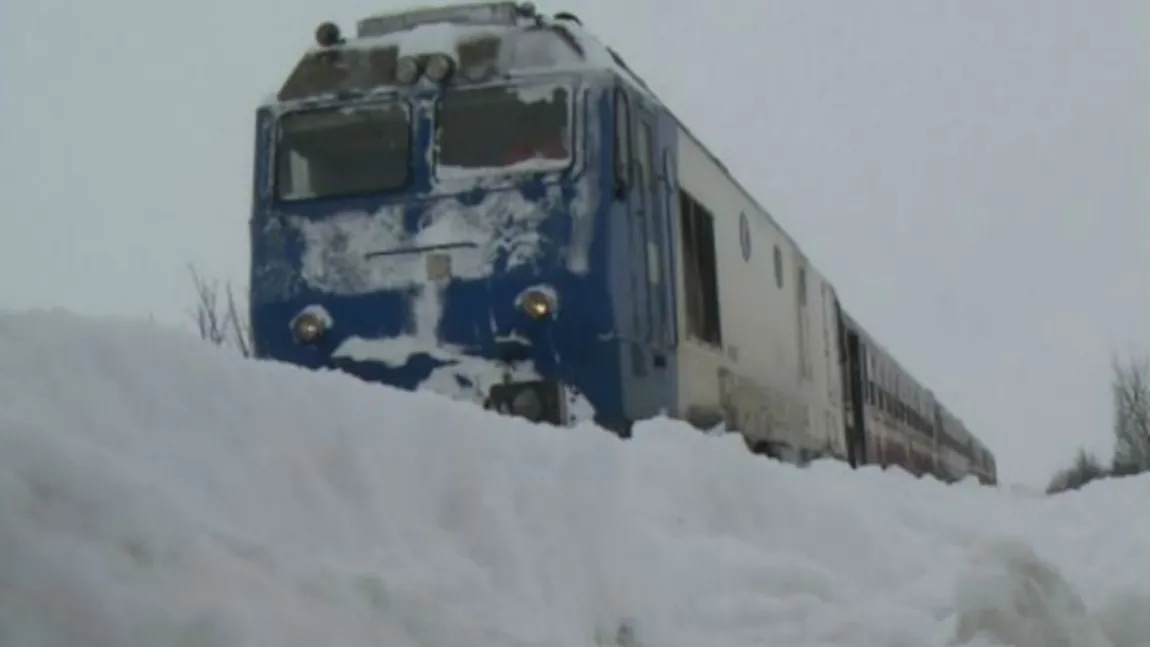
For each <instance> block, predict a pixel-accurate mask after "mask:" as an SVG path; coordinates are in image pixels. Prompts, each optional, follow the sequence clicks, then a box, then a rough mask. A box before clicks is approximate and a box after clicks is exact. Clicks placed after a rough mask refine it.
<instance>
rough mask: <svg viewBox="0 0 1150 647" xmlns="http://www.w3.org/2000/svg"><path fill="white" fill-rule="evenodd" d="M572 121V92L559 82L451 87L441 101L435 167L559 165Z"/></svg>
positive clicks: (566, 154) (566, 153)
mask: <svg viewBox="0 0 1150 647" xmlns="http://www.w3.org/2000/svg"><path fill="white" fill-rule="evenodd" d="M570 126H571V101H570V91H569V90H568V89H567V88H565V87H562V86H554V85H549V86H544V87H527V88H523V87H511V88H507V87H502V88H491V87H487V88H479V89H468V90H463V89H460V90H449V91H448V92H447V93H446V94H444V95H443V98H442V99H440V101H439V115H438V128H437V132H436V146H437V151H438V163H439V169H440V171H441V172H442V171H444V170H447V169H464V170H470V171H475V170H482V169H505V168H507V167H512V166H520V165H522V164H530V168H532V169H557V168H563V167H566V166H567V164H568V162H569V161H570V159H571V128H570Z"/></svg>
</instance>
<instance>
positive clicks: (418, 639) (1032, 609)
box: [0, 313, 1150, 647]
mask: <svg viewBox="0 0 1150 647" xmlns="http://www.w3.org/2000/svg"><path fill="white" fill-rule="evenodd" d="M1148 499H1150V479H1146V478H1142V479H1127V480H1123V481H1113V482H1103V483H1098V484H1094V485H1091V486H1090V487H1088V488H1087V489H1086V490H1084V491H1082V492H1078V493H1072V494H1068V495H1065V496H1060V497H1055V498H1049V499H1047V498H1041V497H1035V496H1027V495H1023V494H1018V493H1011V491H1009V490H994V489H989V488H982V487H979V486H976V485H973V484H970V483H964V484H959V485H956V486H951V487H948V486H944V485H942V484H939V483H937V482H935V481H933V480H923V481H918V480H915V479H913V478H911V477H909V476H907V475H905V474H902V473H882V472H880V471H877V470H863V471H861V472H856V473H852V472H850V471H849V470H847V469H846V468H844V467H843V466H840V465H837V464H819V465H815V466H813V467H811V468H809V469H806V470H800V469H796V468H792V467H788V466H782V465H778V464H774V463H772V462H769V461H767V460H765V459H762V458H758V457H754V456H751V455H749V454H747V453H746V451H745V450H744V449H743V448H742V445H741V443H739V442H737V441H735V440H733V439H732V438H729V437H728V438H714V437H707V436H704V435H702V434H700V433H697V432H693V431H689V430H688V429H686V428H685V427H683V426H681V425H678V424H675V423H672V422H668V421H657V422H651V423H648V424H645V425H643V426H642V427H641V428H640V429H639V430H638V432H637V437H636V438H635V439H634V440H632V441H629V442H624V441H620V440H617V439H615V438H613V437H611V436H609V435H607V434H606V433H602V432H598V431H596V430H594V429H592V428H577V429H570V430H556V429H551V428H543V427H534V426H531V425H529V424H527V423H525V422H520V421H513V420H505V419H498V418H495V417H494V416H493V415H490V414H486V413H485V412H481V411H478V410H476V409H475V408H472V407H470V406H468V405H463V404H456V403H451V402H448V401H445V400H442V399H440V398H438V397H435V396H432V395H426V394H418V395H412V394H403V393H399V392H396V391H392V390H390V389H387V388H383V387H378V386H370V385H367V384H363V383H360V382H358V381H356V380H354V379H352V378H349V377H345V376H341V375H338V374H334V373H326V374H315V373H308V372H305V371H302V370H298V369H294V368H291V367H287V366H282V365H274V364H270V363H263V362H254V361H245V360H242V359H240V358H238V357H235V356H233V355H231V354H230V353H229V352H228V351H225V350H220V349H216V348H213V347H210V346H207V345H205V344H204V343H202V342H200V341H199V340H197V339H194V338H191V337H188V336H186V335H183V334H181V333H176V332H171V331H166V330H163V329H160V328H157V327H155V326H152V325H149V324H144V323H134V322H124V321H108V320H90V319H83V318H78V317H74V316H71V315H68V314H64V313H32V314H19V315H4V316H0V644H3V645H5V646H6V647H24V646H28V647H33V646H34V647H56V646H60V647H64V646H67V647H137V646H138V647H162V646H167V645H175V646H180V647H191V646H196V647H201V646H202V647H231V646H237V647H238V646H244V647H247V646H269V647H270V646H275V647H294V646H299V647H319V646H324V647H328V646H330V647H345V646H357V647H358V646H361V645H362V646H365V647H366V646H372V647H383V646H386V647H408V646H412V647H414V646H420V647H476V646H483V647H502V646H507V647H511V646H514V647H520V646H528V645H530V646H539V647H543V646H546V647H567V646H570V647H576V646H578V647H591V646H596V645H624V646H627V645H636V646H643V647H679V646H682V647H704V646H710V647H730V646H734V645H740V646H741V645H748V646H749V645H755V646H763V645H768V646H769V645H786V646H787V647H803V646H806V645H811V646H813V645H821V646H835V645H843V646H845V645H850V646H868V647H882V646H888V645H889V646H903V647H929V646H931V645H947V644H971V645H995V644H1015V645H1019V646H1026V647H1030V646H1033V647H1040V646H1041V647H1060V646H1067V647H1070V646H1073V647H1095V646H1099V647H1101V646H1115V647H1133V646H1136V645H1150V613H1147V612H1146V610H1147V609H1150V577H1148V575H1150V521H1148V520H1147V515H1146V501H1147V500H1148ZM1139 524H1141V525H1142V527H1139ZM980 631H981V632H982V634H981V635H978V634H979V632H980Z"/></svg>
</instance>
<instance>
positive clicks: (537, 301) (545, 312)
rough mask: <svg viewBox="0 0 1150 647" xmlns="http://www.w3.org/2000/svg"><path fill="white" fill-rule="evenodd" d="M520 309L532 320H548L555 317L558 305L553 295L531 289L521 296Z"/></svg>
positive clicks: (537, 289)
mask: <svg viewBox="0 0 1150 647" xmlns="http://www.w3.org/2000/svg"><path fill="white" fill-rule="evenodd" d="M519 307H520V308H522V309H523V311H524V312H526V313H527V316H529V317H531V318H532V319H546V318H547V317H554V316H555V310H556V308H557V307H558V304H557V303H556V300H555V295H554V294H553V293H551V292H548V291H545V290H541V289H539V288H531V289H529V290H526V291H525V292H523V294H521V295H519Z"/></svg>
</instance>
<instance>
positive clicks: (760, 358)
mask: <svg viewBox="0 0 1150 647" xmlns="http://www.w3.org/2000/svg"><path fill="white" fill-rule="evenodd" d="M678 160H679V164H678V169H679V170H678V183H679V186H680V187H681V188H682V189H684V190H685V191H686V192H687V193H689V194H691V196H693V197H694V198H695V199H696V200H698V201H699V202H700V203H701V204H703V205H704V206H705V207H707V209H708V210H709V211H710V212H711V213H712V214H713V216H714V234H715V247H716V265H717V274H718V292H719V294H718V300H719V312H720V322H721V330H722V339H723V347H722V348H716V347H714V346H712V345H708V344H704V343H702V342H700V341H698V340H694V339H691V338H688V337H686V336H685V331H686V330H688V326H687V319H686V309H685V306H684V304H685V303H686V295H685V287H684V284H683V276H684V268H683V261H682V254H681V253H678V254H676V266H675V276H676V285H675V290H676V295H677V298H676V302H677V303H678V304H679V307H678V308H677V312H676V318H677V321H678V329H679V330H680V331H681V335H680V340H679V351H678V358H679V375H678V380H679V393H678V401H679V403H680V408H681V411H680V414H681V415H686V414H687V412H688V411H689V410H691V409H692V408H703V409H711V408H713V409H717V408H720V407H721V405H722V404H723V402H724V399H725V400H726V402H727V403H728V404H733V405H734V408H735V409H737V410H738V415H737V417H738V418H739V420H738V421H737V422H735V426H736V427H738V428H739V430H740V431H742V432H743V434H744V435H745V436H747V438H748V442H749V444H752V445H754V444H755V443H757V442H777V443H783V444H785V445H787V446H789V447H790V448H793V449H805V450H808V451H810V452H823V453H830V454H834V455H837V456H840V457H841V456H844V455H845V451H846V443H845V438H844V434H843V423H842V393H841V391H842V386H841V385H842V376H841V373H840V369H839V364H838V361H837V358H838V347H837V339H838V338H837V334H836V332H835V331H836V325H837V324H836V320H835V310H834V292H833V289H832V288H831V287H830V285H829V284H827V283H826V282H825V281H824V280H823V277H822V275H821V274H820V273H819V272H818V271H817V270H815V268H814V267H812V266H810V265H809V264H808V262H807V260H806V259H805V257H804V256H803V255H802V253H801V250H799V249H798V247H797V246H796V245H795V244H794V243H793V242H792V241H791V240H790V238H789V237H788V236H787V235H786V234H785V232H783V230H782V229H781V228H780V227H779V226H778V225H777V223H775V222H774V221H773V220H772V218H771V217H770V215H769V214H767V213H766V212H765V211H764V210H763V209H762V208H761V207H759V206H758V205H757V204H756V203H755V201H754V200H753V199H751V198H750V197H749V196H748V195H747V194H746V193H745V192H744V191H743V190H742V189H741V188H740V187H739V186H738V184H737V183H736V182H735V181H734V180H732V179H731V177H730V175H729V174H728V173H727V172H726V170H725V169H723V167H721V166H720V165H719V164H718V163H717V162H715V161H714V159H713V158H712V157H711V156H710V155H709V154H708V153H707V152H706V151H705V150H704V149H703V147H702V146H701V145H700V144H699V143H698V142H697V141H696V140H695V139H694V138H693V137H692V136H691V135H690V134H689V133H688V132H686V131H685V130H683V129H682V128H680V130H679V137H678ZM675 207H676V213H674V214H673V216H672V223H673V227H672V229H673V242H674V245H675V249H676V250H679V249H681V245H682V232H681V231H680V220H679V217H680V214H679V213H678V202H677V201H676V202H675ZM740 214H746V219H747V225H748V230H749V241H750V246H749V247H750V250H749V251H750V253H749V255H748V257H747V258H744V255H743V251H742V244H741V239H740ZM776 247H777V248H778V253H779V254H780V255H781V260H782V263H781V266H782V285H781V287H780V285H779V283H778V282H777V281H776V274H775V248H776ZM800 267H801V268H803V271H805V273H806V293H807V299H806V304H805V305H800V302H799V296H798V294H799V293H798V290H797V277H798V273H799V268H800ZM724 371H726V372H727V373H728V374H729V379H727V380H723V379H721V377H720V374H721V373H723V372H724ZM724 382H725V384H724Z"/></svg>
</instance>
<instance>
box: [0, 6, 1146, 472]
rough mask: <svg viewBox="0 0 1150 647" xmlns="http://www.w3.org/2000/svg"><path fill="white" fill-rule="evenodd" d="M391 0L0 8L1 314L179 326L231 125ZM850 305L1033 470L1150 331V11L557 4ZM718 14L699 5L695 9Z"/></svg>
mask: <svg viewBox="0 0 1150 647" xmlns="http://www.w3.org/2000/svg"><path fill="white" fill-rule="evenodd" d="M407 4H409V3H396V2H390V1H388V0H329V1H328V2H325V3H316V2H307V1H304V0H249V1H248V2H243V3H241V2H231V1H230V0H229V1H225V0H198V1H197V2H171V1H168V2H155V1H154V0H102V1H101V2H89V1H86V0H0V172H2V173H3V177H4V185H3V186H4V188H3V191H2V192H0V214H3V223H4V225H5V228H4V232H5V233H4V234H3V235H2V236H0V307H4V308H25V307H31V306H64V307H67V308H70V309H73V310H76V311H80V312H85V313H124V314H134V315H152V316H155V317H156V318H158V319H160V320H163V321H172V322H182V320H183V319H184V317H185V312H186V310H187V308H188V306H189V305H190V299H191V284H190V280H189V278H188V274H187V270H186V265H187V264H188V263H196V264H198V265H200V266H201V267H202V268H203V269H204V270H205V271H207V272H209V273H211V274H213V275H215V276H218V277H221V278H230V279H231V280H233V281H234V282H236V284H237V285H241V286H242V285H243V283H244V277H245V272H246V266H247V261H248V255H247V245H248V233H247V227H246V222H247V218H248V209H249V203H250V192H249V181H250V169H251V152H252V140H253V133H252V123H253V112H254V109H255V106H256V103H257V102H258V101H259V100H260V99H262V98H263V97H264V96H265V95H266V94H267V93H269V92H270V91H272V90H274V88H275V87H276V86H277V84H278V83H279V82H280V81H281V80H282V77H283V75H284V74H286V73H287V72H288V71H289V69H290V68H291V66H292V65H294V63H295V60H296V57H297V56H298V55H299V53H300V51H301V48H303V47H306V46H308V45H309V44H310V42H311V38H312V33H313V30H314V27H315V25H316V24H317V23H318V22H320V21H321V20H325V19H335V20H338V21H341V22H342V23H343V24H344V25H345V28H346V29H350V28H351V24H352V22H353V21H354V20H355V19H356V18H358V17H361V16H362V15H364V14H365V13H368V12H376V11H383V10H388V9H392V8H396V7H399V6H404V5H407ZM537 4H539V6H541V7H542V8H544V9H545V10H547V11H556V10H560V9H567V10H571V11H574V12H575V13H577V14H579V15H580V17H581V18H582V19H583V21H584V23H586V25H587V26H588V27H589V28H591V29H592V30H593V31H595V32H597V33H598V34H599V35H600V36H601V37H603V38H604V39H605V40H607V41H608V42H609V43H611V44H613V45H615V46H616V47H617V49H618V50H619V51H620V52H621V53H622V54H623V56H624V57H625V58H627V59H628V61H629V62H630V63H631V65H632V67H634V68H636V70H637V71H638V72H639V73H640V74H641V75H643V76H644V77H646V79H647V80H648V82H649V83H650V84H651V85H652V86H653V87H654V88H655V89H656V91H657V92H658V93H659V94H661V95H662V96H663V97H664V99H665V100H666V101H668V102H669V104H670V105H671V107H672V108H673V109H674V110H676V111H677V112H678V113H679V114H680V116H681V117H682V118H683V119H684V120H685V121H686V122H687V123H688V124H689V126H690V127H691V128H692V129H693V130H694V131H695V132H696V133H697V134H698V135H699V136H700V137H701V138H702V139H703V140H704V141H705V142H706V143H707V144H708V145H709V146H710V147H711V148H712V149H713V150H714V151H715V152H716V153H717V154H718V155H719V156H720V157H721V158H722V159H724V160H725V161H726V163H727V164H728V166H729V167H730V168H731V169H732V170H733V172H734V173H735V174H736V175H737V176H738V177H739V178H740V179H741V180H743V181H744V183H745V184H746V185H748V186H749V187H750V188H751V189H752V191H753V192H754V193H755V194H756V196H757V197H758V198H759V199H760V201H761V202H762V203H764V204H765V205H766V206H767V207H768V208H769V209H770V210H772V212H773V213H774V215H775V216H776V218H777V219H778V220H779V221H781V222H782V224H783V225H784V226H785V227H786V228H787V229H788V230H789V231H790V233H791V234H792V235H793V236H794V237H795V238H797V239H798V241H799V243H800V244H801V245H803V247H804V249H805V250H806V252H807V253H808V255H809V256H810V257H811V258H812V259H813V260H814V262H815V263H816V264H818V266H819V267H820V268H821V269H822V270H823V272H824V273H825V274H828V275H829V276H830V277H831V279H832V281H833V282H834V283H835V284H836V286H837V288H838V291H839V295H840V297H841V298H842V299H843V301H844V303H845V304H846V307H847V308H848V309H850V310H852V311H853V312H854V313H855V314H856V315H857V318H858V319H860V320H861V322H862V323H863V325H865V326H867V327H868V328H869V329H870V330H871V332H872V333H873V334H875V335H877V336H878V337H879V338H880V339H881V340H882V341H883V342H884V343H885V344H886V345H887V346H888V347H889V348H890V349H891V350H892V351H893V352H894V353H895V354H896V355H897V357H898V358H899V359H900V361H902V362H903V363H904V364H905V365H906V366H907V367H909V368H910V369H911V370H912V371H913V372H914V373H915V374H916V375H917V376H918V378H919V379H920V380H921V381H923V382H924V383H925V384H926V385H927V386H928V387H930V388H932V389H934V390H935V392H936V394H937V395H939V396H940V397H941V398H942V399H943V400H944V401H946V402H947V403H949V404H950V405H951V408H952V409H953V410H954V411H955V412H956V413H958V414H959V415H960V416H961V417H962V418H963V419H964V420H966V421H967V423H968V424H969V426H970V427H971V428H972V429H973V430H975V432H976V433H978V434H980V435H981V436H982V437H983V438H985V439H986V440H987V441H988V442H989V444H990V445H991V447H992V448H993V449H994V450H995V451H996V452H997V454H998V456H999V460H1000V467H1001V469H1002V470H1003V472H1004V476H1005V477H1006V479H1008V480H1022V481H1028V482H1045V480H1046V478H1047V477H1048V476H1049V474H1050V472H1051V471H1052V470H1053V469H1055V468H1056V467H1057V466H1059V465H1060V464H1062V463H1064V462H1065V461H1066V460H1067V459H1068V458H1069V457H1070V456H1071V454H1072V452H1073V451H1074V449H1075V447H1076V446H1078V445H1079V444H1085V445H1086V446H1088V447H1090V448H1092V449H1097V450H1099V451H1101V452H1104V453H1107V452H1108V451H1109V447H1110V442H1109V437H1108V429H1107V428H1108V425H1109V402H1110V401H1109V397H1110V396H1109V392H1108V390H1107V389H1108V387H1107V381H1108V362H1109V358H1110V354H1111V353H1112V352H1113V351H1117V350H1121V351H1125V350H1129V349H1131V348H1144V347H1145V346H1146V341H1147V337H1148V332H1147V331H1148V330H1150V325H1148V324H1150V298H1148V296H1150V262H1148V259H1150V255H1148V254H1147V246H1148V245H1150V227H1148V226H1147V223H1148V220H1147V218H1148V215H1150V118H1147V115H1150V51H1148V50H1150V4H1148V3H1147V2H1145V0H1091V1H1090V2H1084V1H1083V0H1026V1H1023V0H1016V1H1014V2H1003V1H1002V0H946V1H944V0H881V1H880V2H865V3H864V2H857V1H856V0H821V1H820V2H797V1H795V0H763V1H761V2H760V1H754V2H752V1H751V0H746V1H745V2H736V1H734V0H724V1H723V2H697V3H687V2H683V1H682V0H627V1H626V2H620V1H619V0H571V1H570V2H566V3H557V2H539V3H537ZM720 6H722V7H724V9H722V10H720V9H717V7H720Z"/></svg>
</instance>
